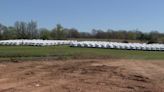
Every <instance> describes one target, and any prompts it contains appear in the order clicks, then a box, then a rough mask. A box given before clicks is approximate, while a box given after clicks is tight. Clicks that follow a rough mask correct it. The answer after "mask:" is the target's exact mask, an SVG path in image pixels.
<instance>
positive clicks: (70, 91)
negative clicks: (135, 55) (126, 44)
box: [0, 60, 164, 92]
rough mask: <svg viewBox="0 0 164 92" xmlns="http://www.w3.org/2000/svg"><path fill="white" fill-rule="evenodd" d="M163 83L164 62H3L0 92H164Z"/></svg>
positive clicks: (0, 66) (0, 75)
mask: <svg viewBox="0 0 164 92" xmlns="http://www.w3.org/2000/svg"><path fill="white" fill-rule="evenodd" d="M163 85H164V62H162V61H134V60H69V61H28V62H18V63H13V62H6V63H5V62H3V63H0V92H164V86H163Z"/></svg>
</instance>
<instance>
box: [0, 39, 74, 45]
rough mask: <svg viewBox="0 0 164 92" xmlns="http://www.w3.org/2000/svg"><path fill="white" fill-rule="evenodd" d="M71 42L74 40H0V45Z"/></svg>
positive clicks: (67, 43) (64, 43)
mask: <svg viewBox="0 0 164 92" xmlns="http://www.w3.org/2000/svg"><path fill="white" fill-rule="evenodd" d="M72 42H74V41H72V40H1V41H0V45H5V46H14V45H27V46H53V45H69V44H71V43H72Z"/></svg>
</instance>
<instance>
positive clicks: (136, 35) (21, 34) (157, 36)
mask: <svg viewBox="0 0 164 92" xmlns="http://www.w3.org/2000/svg"><path fill="white" fill-rule="evenodd" d="M80 38H85V39H122V40H139V41H149V42H164V33H159V32H158V31H151V32H142V31H139V30H137V29H136V30H113V29H108V30H105V31H104V30H101V29H93V30H91V31H90V32H81V31H79V30H77V29H75V28H64V27H63V26H62V25H60V24H57V25H56V27H54V28H53V29H52V30H49V29H46V28H38V26H37V22H35V21H30V22H23V21H17V22H15V24H14V26H5V25H3V24H0V40H7V39H44V40H46V39H48V40H50V39H57V40H60V39H80Z"/></svg>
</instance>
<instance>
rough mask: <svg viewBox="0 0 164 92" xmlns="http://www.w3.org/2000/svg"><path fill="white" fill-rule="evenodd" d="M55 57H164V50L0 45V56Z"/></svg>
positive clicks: (156, 58)
mask: <svg viewBox="0 0 164 92" xmlns="http://www.w3.org/2000/svg"><path fill="white" fill-rule="evenodd" d="M36 57H39V58H45V57H48V58H49V57H51V58H57V59H63V58H64V59H89V58H122V59H155V60H162V59H164V52H158V51H133V50H115V49H99V48H74V47H69V46H50V47H32V46H0V58H1V59H2V58H36Z"/></svg>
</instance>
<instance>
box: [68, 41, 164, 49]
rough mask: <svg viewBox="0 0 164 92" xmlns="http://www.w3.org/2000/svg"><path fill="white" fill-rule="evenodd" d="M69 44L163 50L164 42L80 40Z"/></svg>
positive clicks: (74, 45)
mask: <svg viewBox="0 0 164 92" xmlns="http://www.w3.org/2000/svg"><path fill="white" fill-rule="evenodd" d="M71 46H72V47H87V48H110V49H126V50H150V51H151V50H152V51H164V44H146V43H119V42H100V41H81V42H73V43H72V44H71Z"/></svg>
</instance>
